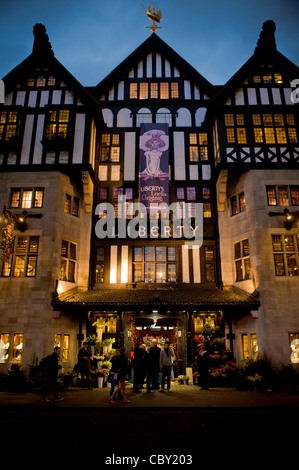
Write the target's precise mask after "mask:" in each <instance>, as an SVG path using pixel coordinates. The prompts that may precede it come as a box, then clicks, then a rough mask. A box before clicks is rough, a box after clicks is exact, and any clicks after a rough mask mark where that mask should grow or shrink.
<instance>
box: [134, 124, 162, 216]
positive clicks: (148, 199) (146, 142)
mask: <svg viewBox="0 0 299 470" xmlns="http://www.w3.org/2000/svg"><path fill="white" fill-rule="evenodd" d="M168 149H169V135H168V124H141V125H140V145H139V202H140V203H141V204H143V205H144V206H145V207H146V208H147V211H148V212H149V208H150V205H151V204H155V205H157V204H162V203H165V204H167V205H169V154H168Z"/></svg>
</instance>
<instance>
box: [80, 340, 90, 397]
mask: <svg viewBox="0 0 299 470" xmlns="http://www.w3.org/2000/svg"><path fill="white" fill-rule="evenodd" d="M91 357H92V354H91V351H90V349H89V347H88V343H87V341H84V343H83V347H82V348H80V349H79V353H78V364H79V371H80V374H81V381H82V390H84V389H85V378H86V385H87V388H88V390H91V384H90V359H91Z"/></svg>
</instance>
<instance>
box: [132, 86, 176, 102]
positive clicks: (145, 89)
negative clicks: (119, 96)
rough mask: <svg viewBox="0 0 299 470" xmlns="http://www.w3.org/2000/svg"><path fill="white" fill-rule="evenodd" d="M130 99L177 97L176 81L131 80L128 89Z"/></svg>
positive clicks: (166, 98)
mask: <svg viewBox="0 0 299 470" xmlns="http://www.w3.org/2000/svg"><path fill="white" fill-rule="evenodd" d="M129 96H130V99H140V100H145V99H148V98H151V99H159V98H160V99H161V100H168V99H169V98H179V84H178V82H132V83H130V90H129Z"/></svg>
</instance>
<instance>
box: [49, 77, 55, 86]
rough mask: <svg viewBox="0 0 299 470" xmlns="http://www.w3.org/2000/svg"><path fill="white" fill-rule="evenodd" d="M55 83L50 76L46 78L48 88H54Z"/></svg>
mask: <svg viewBox="0 0 299 470" xmlns="http://www.w3.org/2000/svg"><path fill="white" fill-rule="evenodd" d="M55 83H56V79H55V77H52V76H50V77H49V78H48V85H49V86H54V85H55Z"/></svg>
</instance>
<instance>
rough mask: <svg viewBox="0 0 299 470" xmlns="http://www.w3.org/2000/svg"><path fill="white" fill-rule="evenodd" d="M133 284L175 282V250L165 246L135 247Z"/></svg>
mask: <svg viewBox="0 0 299 470" xmlns="http://www.w3.org/2000/svg"><path fill="white" fill-rule="evenodd" d="M133 279H134V282H148V283H150V282H157V283H164V282H176V248H175V247H172V246H171V247H165V246H156V247H155V246H148V247H135V248H134V251H133Z"/></svg>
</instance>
